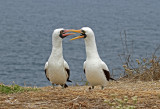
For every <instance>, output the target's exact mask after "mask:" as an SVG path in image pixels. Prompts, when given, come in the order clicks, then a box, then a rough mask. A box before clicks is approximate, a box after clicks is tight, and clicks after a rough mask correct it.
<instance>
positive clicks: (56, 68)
mask: <svg viewBox="0 0 160 109" xmlns="http://www.w3.org/2000/svg"><path fill="white" fill-rule="evenodd" d="M67 32H69V31H68V30H64V29H63V28H60V29H55V30H54V32H53V34H52V52H51V55H50V57H49V59H48V61H47V62H46V64H45V75H46V78H47V79H48V80H49V81H50V82H51V83H52V85H53V87H54V84H56V85H61V86H62V87H63V88H66V87H68V86H67V84H66V81H68V82H71V80H69V76H70V70H69V65H68V63H67V62H66V61H65V60H64V58H63V48H62V40H63V38H64V37H66V36H68V35H73V34H75V33H68V34H65V33H67Z"/></svg>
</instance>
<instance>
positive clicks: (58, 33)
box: [52, 28, 75, 39]
mask: <svg viewBox="0 0 160 109" xmlns="http://www.w3.org/2000/svg"><path fill="white" fill-rule="evenodd" d="M67 32H70V31H69V30H67V29H63V28H58V29H55V30H54V31H53V34H52V38H53V39H63V38H65V37H66V36H69V35H73V34H75V33H68V34H66V33H67Z"/></svg>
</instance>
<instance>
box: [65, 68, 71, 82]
mask: <svg viewBox="0 0 160 109" xmlns="http://www.w3.org/2000/svg"><path fill="white" fill-rule="evenodd" d="M65 69H66V71H67V74H68V78H67V81H68V82H72V81H71V80H69V77H70V70H69V69H67V68H65Z"/></svg>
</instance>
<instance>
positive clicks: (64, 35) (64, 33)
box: [62, 30, 76, 37]
mask: <svg viewBox="0 0 160 109" xmlns="http://www.w3.org/2000/svg"><path fill="white" fill-rule="evenodd" d="M68 32H71V31H70V30H63V34H62V36H63V37H66V36H69V35H74V34H76V33H68ZM66 33H68V34H66Z"/></svg>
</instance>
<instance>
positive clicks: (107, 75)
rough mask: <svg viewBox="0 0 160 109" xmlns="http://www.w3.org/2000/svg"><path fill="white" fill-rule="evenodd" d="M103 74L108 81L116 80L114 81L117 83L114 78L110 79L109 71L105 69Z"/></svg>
mask: <svg viewBox="0 0 160 109" xmlns="http://www.w3.org/2000/svg"><path fill="white" fill-rule="evenodd" d="M103 72H104V74H105V76H106V79H107V80H108V81H109V80H114V81H116V80H115V79H113V78H111V77H110V73H109V71H107V70H104V69H103Z"/></svg>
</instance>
